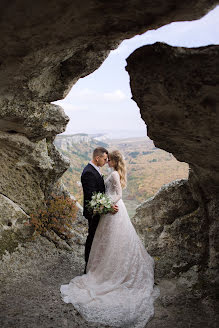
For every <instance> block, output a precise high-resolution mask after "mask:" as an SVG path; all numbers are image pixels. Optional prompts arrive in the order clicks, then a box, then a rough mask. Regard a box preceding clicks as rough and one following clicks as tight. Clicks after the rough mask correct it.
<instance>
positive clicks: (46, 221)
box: [27, 195, 78, 238]
mask: <svg viewBox="0 0 219 328" xmlns="http://www.w3.org/2000/svg"><path fill="white" fill-rule="evenodd" d="M44 205H45V206H44V208H43V209H40V210H38V212H37V213H33V214H30V219H29V223H27V224H28V225H30V226H32V227H33V228H34V231H35V234H34V235H35V236H37V235H43V234H45V233H46V232H47V231H51V230H53V231H54V232H56V233H57V234H58V235H61V236H63V237H65V238H70V237H72V234H71V228H72V223H73V222H74V220H75V218H76V214H77V212H78V208H77V206H76V201H75V200H72V199H71V198H70V197H64V196H57V195H52V196H51V199H48V200H47V201H45V204H44Z"/></svg>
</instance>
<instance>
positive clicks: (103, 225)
mask: <svg viewBox="0 0 219 328" xmlns="http://www.w3.org/2000/svg"><path fill="white" fill-rule="evenodd" d="M108 165H109V167H110V168H111V169H112V172H111V174H110V175H109V177H108V178H107V179H106V181H105V185H106V194H107V195H108V196H109V197H110V198H111V200H112V201H113V203H114V204H116V205H117V206H118V209H119V210H118V212H117V213H116V214H111V213H108V214H105V215H102V216H101V218H100V221H99V224H98V226H97V230H96V233H95V236H94V240H93V243H92V247H91V251H90V255H89V260H88V264H87V271H86V272H87V273H86V274H83V275H82V276H78V277H75V278H74V279H72V280H71V281H70V283H69V284H68V285H62V286H61V288H60V291H61V296H62V299H63V301H64V302H66V303H72V304H73V306H74V307H75V309H77V310H78V312H79V313H80V314H81V315H82V316H83V317H84V319H85V320H87V321H88V322H95V323H101V324H104V325H108V326H112V327H134V328H143V327H145V325H146V323H147V322H148V321H149V319H150V318H151V317H152V316H153V314H154V307H153V302H154V299H155V298H156V297H157V295H158V291H157V290H156V288H155V289H154V261H153V259H152V257H151V256H150V255H149V254H148V253H147V251H146V250H145V248H144V246H143V244H142V242H141V241H140V239H139V237H138V235H137V233H136V231H135V229H134V227H133V225H132V223H131V221H130V218H129V215H128V213H127V210H126V207H125V205H124V203H123V200H122V188H124V187H125V186H126V168H125V162H124V160H123V157H122V155H121V153H120V152H119V151H117V150H116V151H113V152H111V153H110V154H109V159H108Z"/></svg>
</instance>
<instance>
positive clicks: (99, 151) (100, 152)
mask: <svg viewBox="0 0 219 328" xmlns="http://www.w3.org/2000/svg"><path fill="white" fill-rule="evenodd" d="M104 153H106V154H107V155H108V150H107V149H106V148H104V147H97V148H95V149H94V151H93V158H94V157H96V156H102V155H103V154H104Z"/></svg>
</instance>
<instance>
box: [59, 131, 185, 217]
mask: <svg viewBox="0 0 219 328" xmlns="http://www.w3.org/2000/svg"><path fill="white" fill-rule="evenodd" d="M95 137H97V139H98V140H96V138H95ZM99 138H100V140H104V142H103V141H100V140H99ZM54 143H55V145H56V147H57V148H58V149H59V150H60V151H61V152H62V154H63V155H65V156H66V157H68V158H69V159H70V163H71V164H70V168H69V169H68V171H67V172H66V173H65V174H64V175H63V177H62V181H63V183H64V184H65V186H66V187H67V188H68V189H69V191H70V192H71V193H72V194H73V195H74V196H75V197H76V198H77V200H78V201H79V203H81V204H82V197H83V193H82V188H81V183H80V176H81V172H82V170H83V168H84V166H85V165H87V163H88V162H89V161H90V159H91V157H92V152H93V149H94V148H96V147H99V146H103V147H105V148H107V149H108V150H109V151H110V150H111V151H112V150H114V149H118V150H120V151H121V152H122V153H123V155H124V156H125V160H126V164H127V178H128V185H127V188H126V189H125V190H124V192H123V199H124V202H125V204H126V206H127V208H128V212H129V214H130V216H132V215H133V214H134V210H135V208H136V206H137V205H138V204H140V203H141V202H142V201H144V200H146V199H147V198H149V197H151V196H153V195H154V194H155V193H156V192H157V191H158V189H159V188H160V187H161V186H162V185H163V184H166V183H169V182H171V181H173V180H176V179H182V178H187V176H188V165H187V164H186V163H181V162H178V161H177V160H176V159H175V157H174V156H173V155H172V154H169V153H167V152H165V151H163V150H161V149H159V148H156V147H155V146H154V144H153V142H152V141H151V140H150V139H149V138H147V137H143V138H127V139H111V140H110V139H106V138H105V137H104V136H101V135H98V136H96V135H95V136H90V135H88V134H75V135H61V136H57V137H56V139H55V142H54ZM107 167H108V165H105V166H104V167H103V168H102V172H103V173H104V174H105V175H107V174H108V170H107Z"/></svg>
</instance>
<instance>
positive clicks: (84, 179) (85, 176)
mask: <svg viewBox="0 0 219 328" xmlns="http://www.w3.org/2000/svg"><path fill="white" fill-rule="evenodd" d="M81 183H82V187H83V193H84V211H83V215H84V216H85V218H86V219H87V220H88V236H87V240H86V244H85V262H86V266H87V262H88V258H89V254H90V249H91V245H92V242H93V238H94V235H95V231H96V228H97V226H98V223H99V220H100V216H99V215H95V216H92V213H90V212H89V211H88V209H87V207H86V204H87V202H88V201H90V200H91V197H92V194H93V193H94V192H102V193H104V192H105V185H104V180H103V177H102V176H101V175H100V173H99V172H98V171H97V170H96V169H95V168H94V167H93V165H91V164H90V163H89V164H88V165H87V166H85V168H84V170H83V172H82V174H81ZM86 266H85V272H86Z"/></svg>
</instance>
